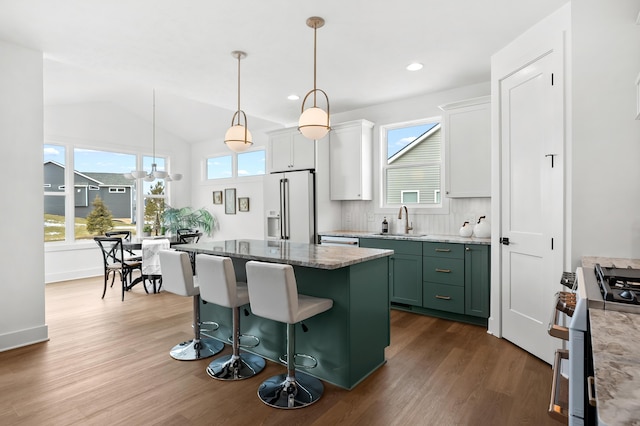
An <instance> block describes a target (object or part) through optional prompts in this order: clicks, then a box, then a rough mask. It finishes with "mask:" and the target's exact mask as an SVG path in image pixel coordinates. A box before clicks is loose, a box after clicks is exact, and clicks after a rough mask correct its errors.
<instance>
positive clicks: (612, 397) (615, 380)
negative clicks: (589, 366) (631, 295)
mask: <svg viewBox="0 0 640 426" xmlns="http://www.w3.org/2000/svg"><path fill="white" fill-rule="evenodd" d="M596 263H599V264H600V265H602V266H613V265H615V266H617V267H621V268H626V267H628V266H630V267H632V268H640V260H638V259H622V258H608V257H595V256H585V257H583V258H582V266H583V267H584V268H587V269H592V268H593V266H594V265H595V264H596ZM589 321H590V327H591V348H592V352H593V367H594V370H595V387H596V403H597V412H598V420H599V422H600V424H605V425H614V424H615V425H619V424H620V425H622V424H624V425H632V424H640V420H639V419H640V338H638V336H640V315H639V314H634V313H628V312H618V311H615V310H604V309H593V308H590V309H589Z"/></svg>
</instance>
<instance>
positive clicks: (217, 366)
mask: <svg viewBox="0 0 640 426" xmlns="http://www.w3.org/2000/svg"><path fill="white" fill-rule="evenodd" d="M265 364H266V362H265V360H264V358H262V357H259V356H257V355H254V354H250V353H246V352H243V353H241V354H240V355H233V354H231V355H225V356H221V357H220V358H217V359H214V360H213V361H211V363H210V364H209V366H208V367H207V374H208V375H209V376H211V377H213V378H214V379H218V380H242V379H246V378H249V377H253V376H255V375H256V374H258V373H259V372H261V371H262V369H263V368H264V366H265Z"/></svg>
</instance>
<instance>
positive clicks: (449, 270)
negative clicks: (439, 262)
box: [436, 268, 451, 274]
mask: <svg viewBox="0 0 640 426" xmlns="http://www.w3.org/2000/svg"><path fill="white" fill-rule="evenodd" d="M436 272H445V273H447V274H448V273H449V272H451V269H440V268H436Z"/></svg>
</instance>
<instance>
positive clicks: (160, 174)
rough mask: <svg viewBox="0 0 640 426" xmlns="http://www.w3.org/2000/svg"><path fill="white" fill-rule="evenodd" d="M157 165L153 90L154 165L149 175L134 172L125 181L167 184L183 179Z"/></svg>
mask: <svg viewBox="0 0 640 426" xmlns="http://www.w3.org/2000/svg"><path fill="white" fill-rule="evenodd" d="M157 167H158V165H157V164H156V91H155V89H154V90H153V164H151V171H150V172H149V173H147V172H146V170H132V171H131V173H125V174H124V177H125V179H143V180H144V181H146V182H153V181H154V180H156V179H164V180H165V181H166V182H171V181H174V180H175V181H178V180H180V179H182V175H181V174H179V173H176V174H174V175H170V174H169V172H167V171H165V170H158V169H157Z"/></svg>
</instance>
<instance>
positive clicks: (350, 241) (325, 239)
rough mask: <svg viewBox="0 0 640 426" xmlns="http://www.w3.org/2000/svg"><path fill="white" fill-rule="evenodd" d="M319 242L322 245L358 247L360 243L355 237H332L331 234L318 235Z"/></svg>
mask: <svg viewBox="0 0 640 426" xmlns="http://www.w3.org/2000/svg"><path fill="white" fill-rule="evenodd" d="M320 244H321V245H323V246H343V247H344V246H351V247H358V246H359V245H360V243H359V240H358V238H356V237H334V236H332V235H320Z"/></svg>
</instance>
